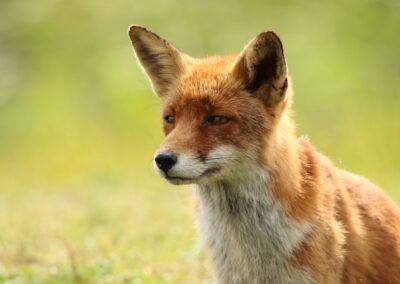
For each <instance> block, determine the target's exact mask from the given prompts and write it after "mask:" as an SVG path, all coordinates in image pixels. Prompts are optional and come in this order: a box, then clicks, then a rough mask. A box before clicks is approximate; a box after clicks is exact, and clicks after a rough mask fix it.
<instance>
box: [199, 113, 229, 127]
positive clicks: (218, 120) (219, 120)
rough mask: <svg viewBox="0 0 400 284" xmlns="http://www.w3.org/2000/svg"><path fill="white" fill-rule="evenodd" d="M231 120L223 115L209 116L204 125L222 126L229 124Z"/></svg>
mask: <svg viewBox="0 0 400 284" xmlns="http://www.w3.org/2000/svg"><path fill="white" fill-rule="evenodd" d="M229 120H230V119H229V118H228V117H226V116H223V115H209V116H206V117H205V119H204V124H208V125H221V124H225V123H228V122H229Z"/></svg>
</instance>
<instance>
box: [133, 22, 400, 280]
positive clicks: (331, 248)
mask: <svg viewBox="0 0 400 284" xmlns="http://www.w3.org/2000/svg"><path fill="white" fill-rule="evenodd" d="M129 36H130V38H131V41H132V44H133V48H134V51H135V53H136V56H137V58H138V61H139V63H140V65H141V66H142V67H143V69H144V71H145V72H146V73H147V75H148V77H149V79H150V82H151V85H152V87H153V89H154V91H155V93H156V94H157V95H158V96H159V97H160V98H161V100H162V119H163V128H164V132H165V135H166V138H165V140H164V142H163V143H162V144H161V146H160V147H159V149H158V150H157V152H156V155H155V158H154V165H155V168H156V170H157V172H158V173H159V175H160V176H161V177H163V178H165V179H166V180H167V181H168V182H170V183H172V184H177V185H179V184H193V185H194V194H195V196H196V200H197V204H198V205H197V215H198V223H199V231H200V235H201V237H202V240H203V241H204V244H205V247H206V248H207V251H208V254H209V257H210V261H211V268H212V270H213V274H214V277H215V280H216V282H217V283H229V284H232V283H235V284H236V283H238V284H239V283H246V284H248V283H274V284H280V283H282V284H286V283H300V284H307V283H318V284H321V283H324V284H327V283H328V284H329V283H385V284H389V283H400V211H399V209H398V208H397V207H396V205H395V204H394V203H393V202H392V201H391V200H389V198H388V197H387V196H386V195H385V194H384V193H383V192H382V191H381V190H380V189H379V188H378V187H377V186H375V185H373V184H372V183H370V182H369V181H367V180H366V179H365V178H363V177H360V176H357V175H354V174H351V173H349V172H346V171H344V170H341V169H338V168H336V167H335V166H334V165H333V164H332V163H331V162H330V161H329V159H328V158H326V157H325V156H323V155H321V154H320V153H318V152H317V151H316V150H315V148H314V147H313V146H312V145H311V144H310V142H309V141H308V140H307V139H305V138H297V137H296V135H295V124H294V122H293V119H292V115H291V102H292V89H291V82H290V78H289V76H288V72H287V64H286V61H285V57H284V52H283V47H282V43H281V40H280V39H279V37H278V36H277V35H276V34H275V33H273V32H263V33H260V34H259V35H258V36H256V37H255V38H254V39H253V40H251V41H250V42H249V43H248V44H247V46H245V48H244V49H243V50H242V52H240V53H239V54H234V55H228V56H211V57H207V58H204V59H197V58H193V57H190V56H188V55H186V54H184V53H182V52H181V51H179V50H178V49H176V48H175V47H173V46H172V45H171V44H170V43H168V42H167V41H165V40H164V39H162V38H161V37H159V36H158V35H156V34H155V33H153V32H151V31H149V30H147V29H146V28H144V27H141V26H136V25H133V26H131V27H130V29H129Z"/></svg>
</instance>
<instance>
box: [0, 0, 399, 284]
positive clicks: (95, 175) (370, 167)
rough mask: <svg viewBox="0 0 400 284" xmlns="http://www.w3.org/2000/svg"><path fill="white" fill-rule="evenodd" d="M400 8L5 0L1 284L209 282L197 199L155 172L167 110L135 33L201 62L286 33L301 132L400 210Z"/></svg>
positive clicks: (0, 72) (363, 0)
mask: <svg viewBox="0 0 400 284" xmlns="http://www.w3.org/2000/svg"><path fill="white" fill-rule="evenodd" d="M399 14H400V6H399V4H398V1H397V0H387V1H369V0H352V1H345V0H339V1H333V0H332V1H323V2H318V1H312V0H306V1H301V2H299V1H291V0H285V1H281V0H279V1H276V0H269V1H262V0H256V1H239V0H234V1H228V0H221V1H211V0H209V1H208V0H206V1H201V2H195V1H173V0H166V1H156V0H148V1H138V0H135V1H129V0H121V1H118V2H107V1H94V0H87V1H78V0H72V1H71V0H69V1H67V0H56V1H55V0H36V1H31V2H24V3H23V2H21V1H2V2H0V283H7V284H11V283H14V284H19V283H21V284H22V283H74V284H76V283H210V280H209V279H210V277H209V269H208V267H207V262H206V259H205V254H204V252H203V249H202V248H201V246H200V245H199V241H198V237H197V233H196V229H195V220H194V214H192V198H191V194H190V192H189V190H187V189H186V188H182V187H172V186H169V185H166V184H165V183H164V182H163V181H162V180H161V179H159V178H158V177H157V176H156V175H155V174H154V173H153V170H152V166H151V158H152V156H153V152H154V150H155V149H156V148H157V146H158V144H159V142H160V141H161V140H162V134H161V125H160V121H159V116H160V114H159V102H158V99H157V98H156V97H155V96H154V95H153V94H151V91H150V87H149V84H148V82H147V80H146V79H145V77H144V76H143V74H142V72H141V70H140V68H139V67H138V65H137V63H136V61H135V59H134V57H133V52H132V48H131V46H130V42H129V39H128V36H127V32H126V31H127V27H128V26H129V25H130V24H132V23H136V24H142V25H145V26H147V27H149V28H151V29H152V30H154V31H155V32H157V33H159V34H160V35H162V36H163V37H165V38H167V39H168V40H169V41H171V42H172V43H174V44H175V45H176V46H177V47H179V48H181V49H182V50H184V51H185V52H187V53H189V54H192V55H194V56H203V55H206V54H213V53H231V52H237V51H239V50H240V49H241V47H242V46H244V45H245V43H246V42H247V41H248V40H250V38H251V37H253V36H254V35H256V34H257V33H259V32H261V31H264V30H268V29H269V30H274V31H276V32H277V33H278V34H279V35H280V36H281V38H282V40H283V42H284V45H285V52H286V55H287V60H288V64H289V68H290V74H291V76H292V78H293V85H294V89H295V104H294V108H295V112H296V119H297V121H298V124H299V127H298V132H299V134H307V135H308V136H309V137H310V138H311V141H312V142H313V143H314V144H315V145H316V146H317V148H318V149H319V150H321V152H323V153H324V154H326V155H328V156H329V157H331V158H332V159H333V161H334V162H335V163H336V164H337V165H338V166H340V167H342V168H345V169H348V170H351V171H354V172H356V173H359V174H363V175H365V176H367V177H368V178H370V179H371V180H372V181H373V182H375V183H377V184H379V185H381V186H382V187H383V188H384V190H385V191H386V192H387V193H388V194H389V195H390V196H391V197H392V198H393V199H394V200H395V201H396V202H398V203H400V191H399V188H400V178H399V176H400V175H399V174H400V166H399V161H400V147H399V141H400V117H399V113H398V110H399V107H400V90H399V88H398V83H399V78H400V69H399V66H400V38H399V37H398V27H399V26H400V17H399Z"/></svg>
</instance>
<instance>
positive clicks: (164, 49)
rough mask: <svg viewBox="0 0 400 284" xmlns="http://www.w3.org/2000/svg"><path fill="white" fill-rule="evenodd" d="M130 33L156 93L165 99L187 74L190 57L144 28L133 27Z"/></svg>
mask: <svg viewBox="0 0 400 284" xmlns="http://www.w3.org/2000/svg"><path fill="white" fill-rule="evenodd" d="M128 32H129V37H130V38H131V41H132V45H133V49H134V50H135V53H136V56H137V58H138V60H139V62H140V64H141V65H142V67H143V69H144V71H145V72H146V74H147V76H148V77H149V79H150V81H151V84H152V87H153V89H154V91H155V92H156V94H157V95H158V96H159V97H163V96H164V95H165V93H167V92H168V90H169V89H170V87H171V86H172V85H173V84H174V83H176V81H178V79H179V78H180V77H181V76H182V74H183V73H184V72H185V70H186V67H187V63H186V60H185V58H189V57H188V56H187V55H185V54H183V53H181V52H180V51H179V50H178V49H176V48H175V47H173V46H172V45H171V44H170V43H168V42H167V41H166V40H164V39H162V38H161V37H159V36H158V35H156V34H155V33H153V32H151V31H149V30H147V29H146V28H144V27H141V26H137V25H132V26H131V27H130V28H129V31H128Z"/></svg>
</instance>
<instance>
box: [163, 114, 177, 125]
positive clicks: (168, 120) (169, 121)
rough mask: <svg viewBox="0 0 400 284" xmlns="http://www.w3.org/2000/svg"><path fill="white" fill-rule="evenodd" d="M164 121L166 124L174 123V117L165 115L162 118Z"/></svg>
mask: <svg viewBox="0 0 400 284" xmlns="http://www.w3.org/2000/svg"><path fill="white" fill-rule="evenodd" d="M164 120H165V122H167V123H174V122H175V117H174V116H172V115H166V116H165V117H164Z"/></svg>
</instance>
